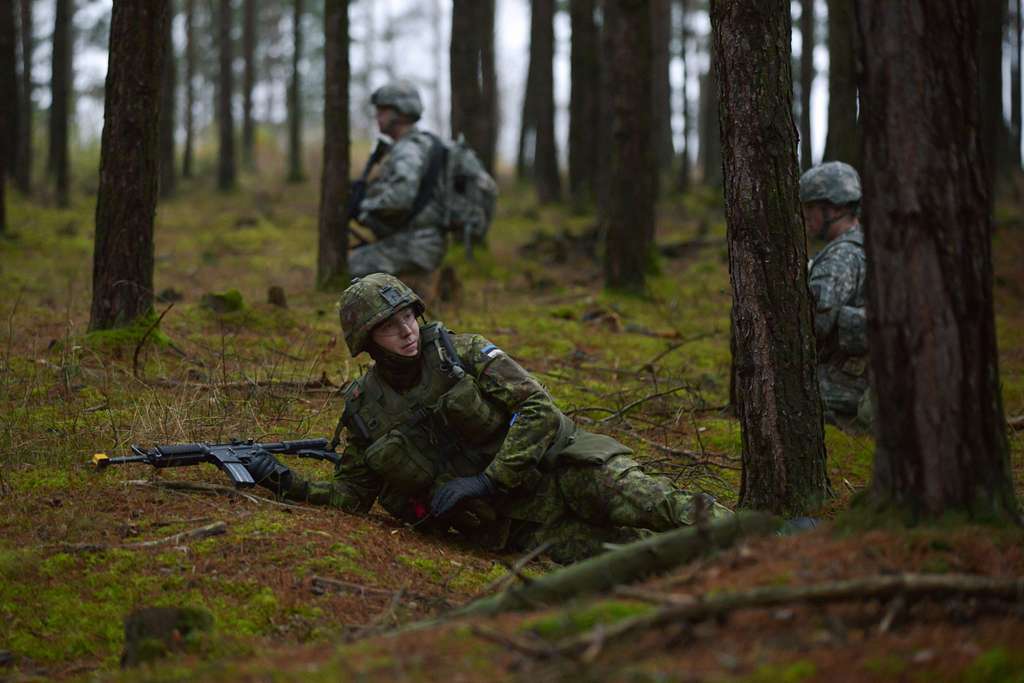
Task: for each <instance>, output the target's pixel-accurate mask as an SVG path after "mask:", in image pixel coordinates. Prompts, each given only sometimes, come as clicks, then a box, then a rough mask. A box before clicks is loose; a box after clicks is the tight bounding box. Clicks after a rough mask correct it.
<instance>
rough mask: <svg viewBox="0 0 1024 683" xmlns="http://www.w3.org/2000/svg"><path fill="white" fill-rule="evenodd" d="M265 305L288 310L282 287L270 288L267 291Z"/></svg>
mask: <svg viewBox="0 0 1024 683" xmlns="http://www.w3.org/2000/svg"><path fill="white" fill-rule="evenodd" d="M267 303H268V304H270V305H272V306H279V307H281V308H288V300H287V299H286V298H285V295H284V287H280V286H278V285H274V286H272V287H271V288H270V289H268V290H267Z"/></svg>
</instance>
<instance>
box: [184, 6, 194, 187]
mask: <svg viewBox="0 0 1024 683" xmlns="http://www.w3.org/2000/svg"><path fill="white" fill-rule="evenodd" d="M194 21H195V0H185V151H184V152H183V153H182V157H181V175H182V177H183V178H191V177H192V155H193V145H194V138H195V128H194V122H193V118H192V113H193V110H194V109H195V105H196V94H195V87H194V84H193V82H192V81H193V79H194V78H195V75H196V45H195V38H196V35H195V27H194V25H193V23H194Z"/></svg>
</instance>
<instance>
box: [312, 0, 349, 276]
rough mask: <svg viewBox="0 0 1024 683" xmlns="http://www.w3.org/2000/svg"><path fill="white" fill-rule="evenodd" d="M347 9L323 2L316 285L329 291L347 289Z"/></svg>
mask: <svg viewBox="0 0 1024 683" xmlns="http://www.w3.org/2000/svg"><path fill="white" fill-rule="evenodd" d="M348 5H349V3H348V0H343V1H341V2H339V1H338V0H324V74H325V81H324V162H323V175H322V176H321V178H320V213H319V227H318V235H319V243H318V245H317V260H316V263H317V266H316V282H317V286H318V287H319V288H321V289H330V290H340V289H342V288H344V287H345V286H346V285H347V284H348V264H347V258H348V216H347V215H346V211H345V209H346V207H347V206H348V195H349V175H350V171H349V158H348V157H349V134H350V131H349V115H348V104H349V101H348V99H349V98H348V87H349V61H348V48H349V38H348Z"/></svg>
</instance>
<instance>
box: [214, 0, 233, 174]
mask: <svg viewBox="0 0 1024 683" xmlns="http://www.w3.org/2000/svg"><path fill="white" fill-rule="evenodd" d="M231 5H232V2H231V0H220V2H219V4H218V9H219V11H218V21H217V36H218V37H217V42H218V45H219V47H220V50H219V53H220V81H219V84H218V86H219V87H218V88H217V120H218V130H219V143H220V144H219V150H218V154H217V189H218V190H220V191H222V192H228V191H231V190H234V189H235V182H236V177H237V175H238V172H237V166H236V162H235V116H234V112H233V111H232V107H231V105H232V100H233V99H234V91H235V86H234V83H235V76H234V69H233V65H234V49H233V43H232V39H231V23H232V18H233V16H234V12H233V10H232V7H231Z"/></svg>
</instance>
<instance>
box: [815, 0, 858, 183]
mask: <svg viewBox="0 0 1024 683" xmlns="http://www.w3.org/2000/svg"><path fill="white" fill-rule="evenodd" d="M853 3H854V0H828V133H827V134H826V137H825V154H824V156H823V157H822V160H823V161H844V162H846V163H848V164H850V165H851V166H853V167H854V168H857V169H859V168H861V159H860V126H859V125H858V123H857V52H856V47H855V45H854V40H853V36H854V18H853Z"/></svg>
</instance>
